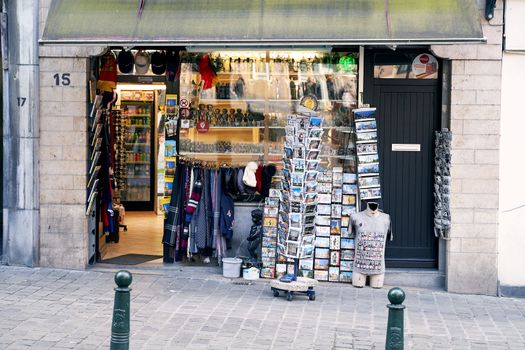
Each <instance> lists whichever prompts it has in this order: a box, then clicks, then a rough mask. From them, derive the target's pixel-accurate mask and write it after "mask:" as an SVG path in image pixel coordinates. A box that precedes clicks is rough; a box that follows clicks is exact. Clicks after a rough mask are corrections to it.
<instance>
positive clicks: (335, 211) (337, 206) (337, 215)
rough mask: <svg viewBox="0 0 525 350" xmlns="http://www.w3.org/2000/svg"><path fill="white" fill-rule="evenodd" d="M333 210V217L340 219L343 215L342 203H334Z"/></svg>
mask: <svg viewBox="0 0 525 350" xmlns="http://www.w3.org/2000/svg"><path fill="white" fill-rule="evenodd" d="M331 209H332V211H331V215H332V218H338V219H340V218H341V215H342V209H343V208H342V207H341V204H332V208H331Z"/></svg>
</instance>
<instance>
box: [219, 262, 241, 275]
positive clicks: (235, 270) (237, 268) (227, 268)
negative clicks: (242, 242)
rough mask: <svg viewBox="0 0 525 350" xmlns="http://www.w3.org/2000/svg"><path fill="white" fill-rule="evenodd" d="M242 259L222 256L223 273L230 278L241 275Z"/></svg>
mask: <svg viewBox="0 0 525 350" xmlns="http://www.w3.org/2000/svg"><path fill="white" fill-rule="evenodd" d="M241 264H242V259H239V258H222V275H223V276H224V277H229V278H238V277H240V276H241Z"/></svg>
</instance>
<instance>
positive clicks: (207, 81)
mask: <svg viewBox="0 0 525 350" xmlns="http://www.w3.org/2000/svg"><path fill="white" fill-rule="evenodd" d="M357 62H358V58H357V54H356V53H323V52H314V51H290V52H284V51H269V52H268V51H255V52H240V51H229V52H226V51H220V52H211V53H186V54H183V55H182V56H181V73H180V74H181V76H180V108H181V109H180V117H181V128H180V133H179V141H180V154H181V155H182V156H187V157H191V158H195V159H200V160H203V161H210V162H216V163H227V164H234V165H243V164H246V163H247V162H248V161H260V162H263V163H265V164H267V163H274V164H276V165H277V166H282V153H283V144H284V138H285V128H284V127H285V125H286V121H287V116H288V115H289V114H291V113H295V112H296V111H297V109H298V106H299V102H300V100H301V99H302V98H303V96H307V95H310V96H314V97H315V98H316V100H317V101H318V108H317V113H320V114H322V115H323V117H324V121H323V128H324V129H325V132H324V136H323V137H324V140H323V143H322V144H323V148H322V151H321V155H320V156H321V160H320V162H321V164H322V166H323V167H324V168H332V167H334V166H342V167H343V168H345V171H351V172H355V164H356V162H355V150H354V148H353V147H354V142H353V138H354V132H353V129H352V127H351V125H352V120H351V118H352V113H351V111H352V109H353V108H355V107H357V83H358V78H357V71H358V70H357ZM214 73H216V74H214Z"/></svg>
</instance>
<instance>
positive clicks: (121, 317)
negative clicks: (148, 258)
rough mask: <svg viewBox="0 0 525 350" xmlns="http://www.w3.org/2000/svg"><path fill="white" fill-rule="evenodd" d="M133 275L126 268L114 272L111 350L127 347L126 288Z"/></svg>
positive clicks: (127, 291) (124, 349)
mask: <svg viewBox="0 0 525 350" xmlns="http://www.w3.org/2000/svg"><path fill="white" fill-rule="evenodd" d="M132 279H133V277H132V276H131V273H130V272H129V271H126V270H120V271H119V272H117V273H116V274H115V283H116V284H117V288H115V304H114V306H113V321H112V322H111V344H110V347H109V348H110V349H111V350H128V349H129V300H130V299H129V292H130V291H131V288H128V287H129V285H130V284H131V281H132Z"/></svg>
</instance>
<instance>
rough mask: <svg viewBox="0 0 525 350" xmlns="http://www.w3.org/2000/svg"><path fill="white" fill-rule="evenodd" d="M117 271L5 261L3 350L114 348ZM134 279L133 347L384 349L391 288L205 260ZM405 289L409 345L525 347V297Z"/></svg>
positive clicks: (1, 274)
mask: <svg viewBox="0 0 525 350" xmlns="http://www.w3.org/2000/svg"><path fill="white" fill-rule="evenodd" d="M113 276H114V273H113V272H112V271H110V270H106V271H104V270H102V271H100V270H99V271H85V272H82V271H66V270H54V269H40V268H35V269H29V268H20V267H6V266H0V349H29V348H30V349H90V350H91V349H107V348H108V344H109V336H110V328H111V313H112V306H113V296H114V292H113V287H114V283H113ZM133 278H134V280H133V283H132V285H131V287H132V288H133V290H132V302H131V308H132V310H131V313H132V315H131V318H132V320H131V330H132V335H131V348H132V349H355V350H357V349H384V341H385V331H386V317H387V308H386V307H385V305H386V304H387V302H388V301H387V297H386V294H387V292H388V288H387V287H385V288H384V289H382V290H373V289H370V288H365V289H357V288H353V287H352V286H351V285H343V284H325V283H324V284H321V285H320V286H319V287H318V288H317V300H315V301H308V300H307V299H306V298H303V297H297V298H296V299H294V301H292V302H288V301H286V299H285V298H282V297H280V298H274V297H273V296H272V293H271V291H270V288H269V285H268V283H267V282H265V281H258V282H257V283H255V284H252V285H244V284H238V283H235V282H236V281H230V280H226V279H223V278H222V277H221V276H220V275H217V274H213V273H210V272H209V270H206V269H205V268H203V269H202V270H199V268H188V269H182V270H181V269H179V270H176V269H174V270H161V271H136V272H135V273H134V275H133ZM404 290H405V291H406V293H407V299H406V301H405V305H406V307H407V309H406V316H405V322H406V328H405V345H406V348H407V349H425V350H426V349H525V299H511V298H496V297H487V296H472V295H456V294H449V293H446V292H443V291H433V290H423V289H413V288H404Z"/></svg>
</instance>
